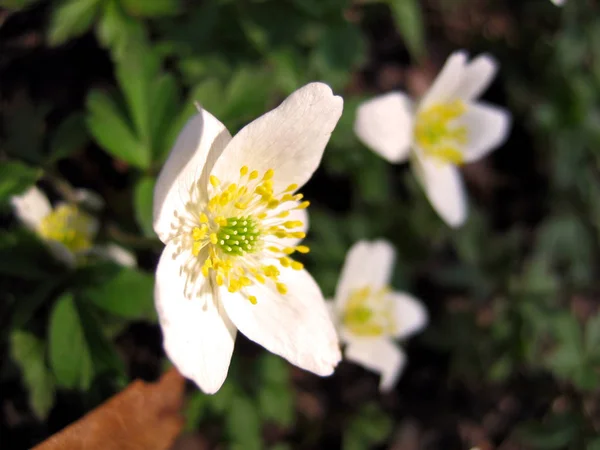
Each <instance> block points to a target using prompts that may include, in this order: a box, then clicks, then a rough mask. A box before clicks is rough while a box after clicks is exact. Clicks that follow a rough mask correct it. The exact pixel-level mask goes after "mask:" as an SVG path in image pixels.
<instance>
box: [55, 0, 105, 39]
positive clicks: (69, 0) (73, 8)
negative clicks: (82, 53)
mask: <svg viewBox="0 0 600 450" xmlns="http://www.w3.org/2000/svg"><path fill="white" fill-rule="evenodd" d="M99 5H100V0H65V1H63V2H62V3H61V5H60V6H58V7H57V8H55V9H53V13H52V17H51V18H50V27H49V30H48V40H49V41H50V45H60V44H62V43H64V42H66V41H67V40H69V39H71V38H73V37H76V36H79V35H81V34H83V33H85V32H86V31H87V30H88V29H89V28H90V27H91V26H92V23H93V22H94V19H95V18H96V14H97V13H98V7H99Z"/></svg>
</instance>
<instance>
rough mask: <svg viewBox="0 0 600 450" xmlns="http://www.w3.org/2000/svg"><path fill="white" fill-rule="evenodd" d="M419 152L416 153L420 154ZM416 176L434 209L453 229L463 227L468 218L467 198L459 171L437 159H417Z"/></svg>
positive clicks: (421, 157) (420, 157)
mask: <svg viewBox="0 0 600 450" xmlns="http://www.w3.org/2000/svg"><path fill="white" fill-rule="evenodd" d="M418 153H420V151H419V152H415V154H418ZM414 163H415V164H416V166H415V169H416V174H417V177H418V179H419V181H420V182H421V184H422V185H423V188H424V190H425V194H426V195H427V198H428V199H429V202H430V203H431V206H432V207H433V209H435V210H436V212H437V213H438V214H439V215H440V217H441V218H442V219H443V220H444V221H445V222H446V223H447V224H448V225H450V226H451V227H458V226H460V225H462V224H463V223H464V221H465V219H466V218H467V196H466V194H465V191H464V186H463V181H462V178H461V175H460V172H459V170H458V169H457V168H456V167H455V166H453V165H452V164H446V163H443V162H440V161H438V160H437V159H433V158H428V157H425V156H421V155H420V154H419V155H418V156H417V157H415V159H414Z"/></svg>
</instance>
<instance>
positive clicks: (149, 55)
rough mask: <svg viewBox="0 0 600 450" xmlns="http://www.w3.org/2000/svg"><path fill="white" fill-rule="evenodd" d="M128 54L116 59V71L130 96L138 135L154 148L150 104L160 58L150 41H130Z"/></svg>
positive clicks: (131, 114) (130, 110)
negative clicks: (133, 42)
mask: <svg viewBox="0 0 600 450" xmlns="http://www.w3.org/2000/svg"><path fill="white" fill-rule="evenodd" d="M128 50H129V51H128V54H129V55H128V56H127V58H123V59H120V60H118V61H117V68H116V75H117V80H118V82H119V86H120V87H121V90H122V91H123V94H124V95H125V99H126V100H127V107H128V109H129V114H130V116H131V119H132V120H133V124H134V125H135V131H136V135H137V136H138V137H139V139H140V141H141V142H142V143H143V144H144V146H146V147H148V148H151V146H152V142H151V131H150V115H151V114H154V111H153V110H152V109H151V108H150V102H151V92H152V90H153V89H154V86H153V81H154V78H155V77H156V76H157V74H158V69H159V60H158V58H157V57H156V55H154V53H153V52H152V50H151V48H150V46H149V45H146V44H143V43H141V42H138V43H137V45H130V48H129V49H128Z"/></svg>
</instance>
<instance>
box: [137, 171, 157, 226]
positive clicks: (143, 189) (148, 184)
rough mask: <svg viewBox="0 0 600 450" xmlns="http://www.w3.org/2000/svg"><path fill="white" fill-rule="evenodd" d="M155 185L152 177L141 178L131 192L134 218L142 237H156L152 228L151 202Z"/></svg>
mask: <svg viewBox="0 0 600 450" xmlns="http://www.w3.org/2000/svg"><path fill="white" fill-rule="evenodd" d="M155 183H156V180H155V179H154V178H152V177H144V178H141V179H140V180H139V181H138V182H137V184H136V185H135V190H134V192H133V205H134V209H135V218H136V220H137V223H138V225H139V226H140V228H141V229H142V231H143V232H144V235H145V236H149V237H154V236H156V235H155V233H154V229H153V227H152V202H153V194H154V184H155Z"/></svg>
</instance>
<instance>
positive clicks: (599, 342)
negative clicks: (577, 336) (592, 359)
mask: <svg viewBox="0 0 600 450" xmlns="http://www.w3.org/2000/svg"><path fill="white" fill-rule="evenodd" d="M585 349H586V353H588V354H590V355H594V356H598V357H600V314H596V315H595V316H593V317H590V318H589V319H588V321H587V323H586V324H585Z"/></svg>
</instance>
